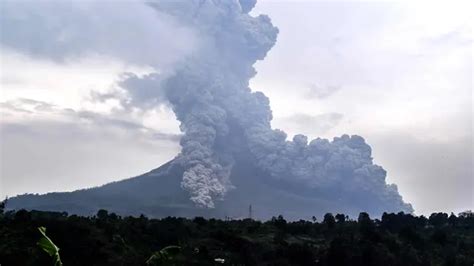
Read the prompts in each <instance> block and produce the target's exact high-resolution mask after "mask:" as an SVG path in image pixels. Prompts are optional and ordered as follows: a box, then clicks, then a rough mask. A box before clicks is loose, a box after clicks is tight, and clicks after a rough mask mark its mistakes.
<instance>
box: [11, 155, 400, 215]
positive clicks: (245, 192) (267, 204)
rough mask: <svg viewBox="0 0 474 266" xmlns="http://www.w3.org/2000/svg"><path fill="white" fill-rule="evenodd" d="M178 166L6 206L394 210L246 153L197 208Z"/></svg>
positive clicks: (73, 210) (190, 211)
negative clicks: (268, 169) (287, 176)
mask: <svg viewBox="0 0 474 266" xmlns="http://www.w3.org/2000/svg"><path fill="white" fill-rule="evenodd" d="M183 171H184V170H183V168H182V167H181V166H180V165H179V164H178V163H176V162H175V161H170V162H168V163H166V164H164V165H162V166H161V167H159V168H157V169H154V170H152V171H150V172H148V173H145V174H143V175H140V176H137V177H134V178H129V179H125V180H122V181H118V182H113V183H109V184H106V185H103V186H101V187H96V188H90V189H83V190H77V191H73V192H58V193H48V194H44V195H32V194H26V195H20V196H17V197H14V198H11V199H10V200H9V201H8V208H9V209H21V208H24V209H29V210H32V209H36V210H45V211H66V212H68V213H69V214H79V215H93V214H95V213H96V212H97V211H98V210H99V209H107V210H109V211H110V212H115V213H117V214H119V215H135V216H137V215H140V214H145V215H147V216H149V217H165V216H184V217H193V216H204V217H216V218H225V217H233V218H243V217H248V215H249V213H248V212H249V211H248V210H249V206H250V205H252V212H253V217H254V218H259V219H269V218H271V217H272V216H276V215H279V214H282V215H283V216H285V217H286V218H288V219H310V218H311V217H312V216H313V215H315V216H319V217H320V216H321V215H323V214H324V213H326V212H343V213H346V214H349V215H357V214H358V212H360V211H368V212H369V213H371V214H374V215H380V214H381V213H382V212H383V211H397V210H390V209H384V205H383V203H373V202H356V201H354V205H353V206H347V203H346V204H344V203H343V202H347V199H346V200H344V201H340V202H339V201H337V200H336V201H335V200H326V199H328V198H335V197H333V195H332V196H331V197H329V196H327V197H326V196H325V194H328V193H332V192H331V190H329V191H327V190H325V191H318V190H316V189H314V188H308V187H305V186H303V185H298V184H295V183H291V182H289V181H283V180H279V179H275V178H272V177H270V176H269V175H268V174H267V173H265V172H263V171H262V170H259V169H258V168H257V167H255V166H254V164H253V163H252V162H251V161H250V160H249V159H246V158H240V159H239V160H238V161H237V162H236V164H235V165H234V168H233V171H232V175H231V180H232V183H233V185H234V186H235V188H234V189H232V190H231V191H230V192H229V193H228V194H227V195H226V197H225V198H224V199H223V200H220V201H217V202H216V207H215V208H214V209H207V208H197V207H195V205H194V203H193V202H191V201H190V200H189V195H188V193H187V192H186V191H184V190H183V189H182V188H181V180H182V174H183ZM342 196H343V195H341V197H342ZM361 206H363V207H361Z"/></svg>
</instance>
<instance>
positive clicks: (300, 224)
mask: <svg viewBox="0 0 474 266" xmlns="http://www.w3.org/2000/svg"><path fill="white" fill-rule="evenodd" d="M0 207H1V209H0V265H2V266H22V265H55V262H54V261H53V258H52V257H50V256H49V255H48V253H47V252H44V250H42V249H41V248H40V245H38V242H39V240H40V239H41V237H42V236H41V232H40V231H39V230H38V228H40V227H44V228H45V229H46V234H47V235H48V237H49V238H50V239H51V240H52V242H54V244H55V245H56V246H57V247H58V248H59V254H60V260H61V262H62V265H66V266H69V265H320V266H326V265H364V266H368V265H384V266H391V265H394V266H395V265H400V266H402V265H403V266H406V265H433V266H434V265H440V266H441V265H446V266H447V265H463V266H464V265H466V266H472V265H473V263H474V215H473V213H472V212H470V211H467V212H463V213H460V214H458V215H454V214H451V215H448V214H446V213H433V214H431V215H430V216H429V217H424V216H414V215H412V214H405V213H403V212H400V213H397V214H394V213H384V214H383V215H382V217H381V219H373V218H371V217H370V216H369V215H368V214H367V213H360V215H359V216H358V217H357V219H351V218H349V217H348V216H346V215H344V214H335V215H333V214H331V213H328V214H326V215H325V216H324V218H323V219H321V221H319V220H318V219H317V218H316V217H313V219H312V220H310V221H307V220H299V221H286V220H285V218H284V217H282V216H276V217H274V218H272V219H271V220H268V221H258V220H253V219H250V218H249V219H241V220H231V219H227V220H218V219H205V218H202V217H195V218H193V219H186V218H177V217H167V218H163V219H149V218H147V217H145V216H143V215H142V216H139V217H120V216H118V215H116V214H114V213H109V212H108V211H106V210H100V211H98V212H97V214H96V215H94V216H91V217H82V216H76V215H68V214H67V213H65V212H64V213H58V212H40V211H27V210H18V211H6V212H4V210H3V207H4V206H3V205H2V206H0ZM56 265H61V264H60V263H59V264H56Z"/></svg>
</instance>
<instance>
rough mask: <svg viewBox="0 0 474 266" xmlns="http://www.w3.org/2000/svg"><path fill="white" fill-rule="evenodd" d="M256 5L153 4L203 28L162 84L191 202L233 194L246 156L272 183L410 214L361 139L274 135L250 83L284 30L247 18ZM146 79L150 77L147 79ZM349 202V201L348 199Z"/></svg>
mask: <svg viewBox="0 0 474 266" xmlns="http://www.w3.org/2000/svg"><path fill="white" fill-rule="evenodd" d="M254 5H255V1H244V0H241V1H237V0H235V1H197V0H196V1H179V2H168V1H165V2H158V3H153V4H151V6H153V7H154V8H156V9H158V10H160V11H161V12H165V13H168V14H170V15H172V16H174V17H177V18H180V19H179V20H180V21H182V22H183V23H185V24H186V25H187V26H190V27H193V28H195V29H197V31H198V32H199V33H200V34H201V36H202V37H203V39H204V40H205V42H206V45H203V46H202V49H201V50H199V51H198V52H196V53H193V54H192V56H189V57H188V58H187V60H185V62H184V63H183V64H181V65H179V66H178V67H177V68H176V70H175V72H174V73H173V74H172V75H170V76H169V77H167V78H165V79H163V80H161V81H160V83H159V84H156V90H157V91H164V92H165V94H166V97H167V99H168V101H169V103H170V104H171V106H172V108H173V110H174V112H175V113H176V117H177V119H178V120H179V121H180V122H181V126H180V129H181V131H182V132H183V133H184V136H183V138H182V139H181V146H182V152H181V154H180V155H179V156H178V161H179V162H180V163H181V164H183V165H184V167H185V169H186V171H185V173H184V175H183V180H182V187H183V188H184V189H185V190H187V191H189V193H190V194H191V200H192V201H194V202H195V203H196V204H197V205H199V206H203V207H211V208H212V207H213V206H214V202H215V200H218V199H222V198H223V197H224V196H225V194H226V192H228V191H229V190H230V189H233V188H234V187H233V186H232V180H230V179H229V176H230V173H231V171H232V167H233V164H234V162H235V158H236V155H237V154H239V153H246V154H247V156H251V157H252V158H254V161H255V163H256V165H257V166H258V167H259V168H261V169H262V170H265V171H267V172H268V173H269V174H271V176H272V177H274V178H279V179H292V181H294V182H296V183H301V184H302V185H305V186H310V187H313V188H315V189H316V190H318V191H323V190H326V191H334V195H333V196H334V197H339V198H342V197H343V196H342V195H351V196H350V197H349V198H350V200H353V201H357V200H364V199H369V197H370V200H369V201H371V202H376V203H377V204H379V205H383V206H384V208H386V209H387V210H404V211H412V208H411V206H410V205H409V204H405V203H404V202H403V200H402V198H401V196H400V195H399V193H398V191H397V188H396V186H395V185H387V184H386V182H385V177H386V172H385V170H384V169H383V168H382V167H380V166H378V165H375V164H374V163H373V161H372V157H371V148H370V146H369V145H367V144H366V143H365V141H364V139H363V138H362V137H359V136H348V135H343V136H341V137H338V138H334V140H333V141H328V140H326V139H320V138H318V139H314V140H312V141H310V142H309V143H308V139H307V137H306V136H304V135H296V136H295V137H294V138H293V140H292V141H288V140H287V135H286V134H285V132H283V131H281V130H278V129H272V128H271V120H272V112H271V109H270V106H269V100H268V98H267V97H266V96H265V95H264V94H263V93H261V92H258V91H257V92H252V91H251V90H250V88H249V79H250V78H252V77H253V76H254V75H255V74H256V71H255V69H254V68H253V65H254V63H255V62H256V61H257V60H262V59H263V58H264V57H265V56H266V54H267V52H268V51H269V50H270V49H271V47H272V46H273V45H274V44H275V42H276V38H277V35H278V29H277V28H276V27H274V26H273V25H272V23H271V21H270V18H269V17H267V16H265V15H259V16H256V17H254V16H251V15H250V14H249V13H248V12H249V11H250V10H251V9H252V8H253V6H254ZM144 78H145V79H146V77H144ZM349 198H348V199H349Z"/></svg>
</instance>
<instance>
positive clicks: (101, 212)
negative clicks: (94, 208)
mask: <svg viewBox="0 0 474 266" xmlns="http://www.w3.org/2000/svg"><path fill="white" fill-rule="evenodd" d="M96 216H97V218H98V219H99V220H105V219H107V217H108V216H109V212H108V211H106V210H102V209H101V210H99V211H98V212H97V215H96Z"/></svg>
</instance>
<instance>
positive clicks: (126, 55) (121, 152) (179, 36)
mask: <svg viewBox="0 0 474 266" xmlns="http://www.w3.org/2000/svg"><path fill="white" fill-rule="evenodd" d="M39 3H40V4H37V5H30V2H27V1H20V2H16V3H13V2H8V1H4V2H2V3H1V5H2V8H1V9H0V10H1V11H0V12H1V18H0V30H1V32H0V33H1V35H0V75H1V76H0V86H1V90H0V144H1V157H0V168H1V169H0V171H1V172H0V178H1V179H0V180H1V183H0V197H5V196H7V195H8V196H14V195H17V194H22V193H45V192H50V191H71V190H75V189H78V188H84V187H92V186H97V185H101V184H104V183H107V182H111V181H116V180H120V179H124V178H128V177H131V176H136V175H139V174H142V173H144V172H147V171H149V170H151V169H153V168H156V167H158V166H160V165H161V164H163V163H165V162H167V161H169V160H171V159H172V158H173V157H174V156H175V155H176V154H177V153H178V152H179V150H180V147H179V143H178V142H179V138H180V131H179V124H178V122H177V121H176V119H175V117H174V114H173V112H172V111H171V110H170V109H169V107H167V106H166V105H161V104H155V105H156V107H155V108H147V109H139V108H135V107H128V105H127V104H130V106H136V105H133V104H131V103H130V101H132V100H131V99H132V98H133V101H141V102H140V104H143V105H144V104H147V105H150V104H154V103H149V102H147V101H146V99H147V94H146V92H144V91H140V90H139V88H138V89H137V90H136V91H132V92H130V91H128V92H127V93H129V94H130V93H132V94H133V95H128V94H127V93H125V92H124V91H123V90H120V85H121V83H120V80H122V78H123V77H124V75H127V74H124V73H134V74H136V75H144V74H147V73H150V72H152V70H156V69H158V70H160V71H163V72H166V71H167V69H171V68H173V66H174V65H175V64H176V63H177V62H179V60H180V59H182V58H184V57H185V56H186V55H189V54H192V52H193V49H196V47H199V46H200V45H202V43H201V42H200V39H199V35H198V33H196V32H194V31H193V30H192V29H189V28H186V27H183V26H181V25H179V23H177V22H176V21H173V20H172V18H169V17H166V16H157V15H156V14H155V13H151V12H150V11H149V10H148V9H147V8H144V7H142V6H141V5H137V4H136V2H102V3H101V4H97V3H94V2H85V3H82V2H74V3H70V4H59V2H45V1H41V2H39ZM472 5H473V4H471V3H469V2H468V1H466V2H464V1H463V2H461V1H454V2H451V1H450V2H447V1H443V2H436V1H429V2H428V1H426V2H425V1H397V2H395V1H383V2H382V1H370V2H364V1H345V2H341V1H330V2H329V1H328V2H322V1H271V0H270V1H259V2H258V3H257V5H256V7H255V9H254V10H253V11H252V14H254V15H257V14H268V15H269V16H270V18H271V19H272V23H273V24H274V25H275V26H277V27H278V28H279V30H280V33H279V36H278V40H277V43H276V45H275V46H274V47H273V48H272V50H271V51H270V52H269V53H268V55H267V57H266V58H265V60H263V61H260V62H258V63H257V64H256V69H257V72H258V74H257V75H256V76H255V77H254V78H253V79H252V80H251V83H250V86H251V88H252V90H260V91H262V92H264V93H265V94H266V95H267V96H268V97H269V98H270V104H271V107H272V109H273V114H274V120H273V123H272V126H273V127H274V128H280V129H283V130H284V131H286V132H287V133H289V137H290V138H291V137H292V135H294V134H297V133H303V134H305V135H308V136H309V137H311V138H315V137H324V138H330V139H331V138H333V137H335V136H340V135H342V134H357V135H361V136H363V137H364V138H365V139H366V141H367V142H368V143H369V144H370V145H371V147H372V150H373V157H374V161H375V162H376V163H377V164H379V165H382V166H383V167H384V168H385V169H386V170H387V172H388V177H387V181H388V182H389V183H395V184H397V185H398V189H399V191H400V194H401V195H402V196H403V198H404V200H405V201H407V202H410V203H411V204H412V205H413V207H414V209H415V213H416V214H429V213H431V212H434V211H444V212H451V211H452V212H455V213H457V212H460V211H463V210H466V209H474V174H473V164H474V162H473V149H474V147H473V142H472V137H473V135H472V131H473V115H472V114H473V111H474V110H473V104H472V103H473V95H472V89H473V85H472V84H473V83H472V75H473V69H472V63H473V57H472V45H473V39H472V20H470V17H469V15H470V13H469V12H468V11H469V10H470V9H472ZM151 62H153V63H151ZM155 62H159V63H158V64H156V63H155ZM108 95H114V96H115V98H112V97H107V96H108ZM131 96H133V97H131Z"/></svg>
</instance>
